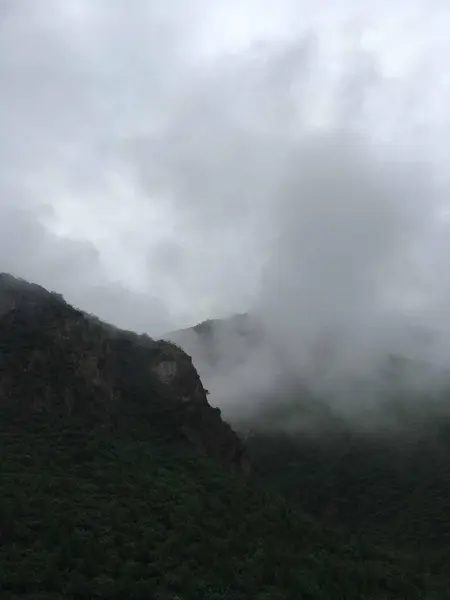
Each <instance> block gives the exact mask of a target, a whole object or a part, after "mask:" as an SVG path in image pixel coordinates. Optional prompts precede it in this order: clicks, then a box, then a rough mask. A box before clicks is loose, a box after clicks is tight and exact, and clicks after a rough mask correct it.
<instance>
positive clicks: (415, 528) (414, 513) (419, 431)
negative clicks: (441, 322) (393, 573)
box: [172, 316, 450, 554]
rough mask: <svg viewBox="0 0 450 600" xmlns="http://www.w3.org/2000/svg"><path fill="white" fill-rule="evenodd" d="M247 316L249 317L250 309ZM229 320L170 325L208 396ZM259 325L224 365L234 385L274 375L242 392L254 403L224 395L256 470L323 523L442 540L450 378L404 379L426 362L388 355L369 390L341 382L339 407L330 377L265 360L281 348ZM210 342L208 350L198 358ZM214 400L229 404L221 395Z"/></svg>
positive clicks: (399, 537)
mask: <svg viewBox="0 0 450 600" xmlns="http://www.w3.org/2000/svg"><path fill="white" fill-rule="evenodd" d="M245 322H246V325H247V327H249V326H250V325H252V324H253V325H254V324H255V321H252V319H251V317H250V316H247V317H246V318H245ZM236 323H237V321H236V319H235V318H232V319H230V320H229V321H228V322H217V321H211V322H209V323H206V324H201V325H199V326H197V327H196V328H193V330H192V331H191V332H185V331H182V332H178V333H175V334H172V339H176V340H177V343H179V344H180V345H181V346H182V347H185V348H189V351H190V352H191V354H192V356H193V360H194V364H196V365H198V368H199V371H200V373H201V375H202V377H203V372H205V373H206V375H207V378H208V379H206V385H208V387H209V389H210V390H211V392H212V398H213V400H214V397H215V385H216V384H217V382H218V385H219V393H220V390H221V389H222V377H221V369H222V368H223V365H224V364H229V362H228V361H229V359H228V356H230V357H232V356H233V349H234V347H235V346H234V345H233V343H232V341H231V338H230V337H228V338H227V337H226V336H230V335H233V334H232V333H231V334H230V332H233V331H236ZM258 327H261V326H260V325H258V324H256V332H258V335H257V336H256V335H255V330H253V331H252V333H251V336H250V337H249V338H248V339H242V337H244V338H245V334H243V333H242V329H241V333H239V334H235V336H236V337H235V339H236V340H237V342H236V347H238V348H239V347H242V346H246V347H247V350H248V352H249V355H248V356H247V357H246V358H245V361H240V360H238V361H237V362H236V365H235V366H233V368H231V369H229V370H228V371H227V381H228V382H229V384H228V389H229V390H232V392H233V394H236V389H235V388H236V386H237V385H239V386H241V388H243V389H245V384H246V383H247V381H248V380H249V379H250V380H251V378H255V376H256V377H259V378H263V377H264V373H265V372H270V373H271V376H272V379H271V380H267V382H266V383H267V385H266V386H265V387H263V388H262V389H259V390H258V387H257V386H256V385H253V386H251V389H252V390H253V396H251V395H250V394H247V395H246V398H247V399H249V400H250V404H251V405H252V406H253V410H250V409H248V410H242V409H241V408H240V406H239V404H238V403H232V410H231V411H229V412H228V413H227V418H228V419H229V420H230V422H231V424H232V426H233V427H234V428H235V429H236V430H237V431H238V432H241V435H243V436H244V437H245V440H246V445H247V448H248V452H249V455H250V460H251V462H252V468H253V470H254V473H255V475H257V476H260V477H262V478H263V479H264V480H265V481H268V482H271V483H272V484H273V485H274V486H275V487H276V489H277V490H279V491H282V492H283V493H284V494H285V495H287V496H288V497H289V498H291V499H292V500H293V501H295V502H296V503H297V504H298V506H299V507H301V508H302V509H303V510H305V511H307V512H308V513H310V514H313V515H314V516H315V517H316V518H318V519H319V520H320V521H321V522H323V523H327V524H328V525H330V526H333V527H344V528H345V529H346V530H347V531H351V532H352V533H353V534H355V535H358V536H361V535H362V536H364V537H365V538H369V539H371V540H372V541H376V542H382V543H387V544H389V545H391V544H393V543H394V544H395V545H396V546H399V547H403V548H406V547H407V548H411V547H412V545H414V547H415V548H419V549H420V548H421V549H422V550H421V551H424V552H426V553H428V554H430V553H433V552H434V551H436V552H437V553H440V552H441V550H442V548H447V547H450V392H449V390H450V378H448V379H447V381H446V382H445V381H444V382H443V383H442V382H441V383H442V384H440V385H439V386H435V385H434V383H435V382H434V381H433V379H432V378H430V379H429V388H427V387H426V385H422V386H421V387H416V386H410V385H408V384H409V382H410V380H413V381H415V380H414V379H413V378H414V377H416V379H417V376H418V375H420V377H421V378H422V379H423V381H425V382H428V380H427V379H426V378H425V377H422V375H421V373H422V372H423V371H424V369H425V367H424V365H423V364H420V363H419V362H417V361H416V362H415V361H411V360H406V359H405V358H403V357H398V356H388V357H386V361H385V363H384V365H382V367H383V368H382V369H380V375H379V377H378V378H377V379H376V380H373V381H372V382H369V383H372V386H373V388H375V386H376V390H375V389H372V388H370V386H369V389H367V388H368V386H367V383H365V382H363V384H362V385H361V384H360V383H359V382H356V384H355V385H354V387H353V388H352V387H351V386H349V387H347V388H346V389H345V390H344V391H345V392H346V393H349V394H352V397H351V398H352V400H351V404H350V408H351V410H347V411H346V410H344V409H343V408H342V405H341V404H340V401H341V400H342V395H343V391H342V389H339V388H338V387H337V386H336V390H335V391H334V390H331V392H330V393H328V394H327V395H322V394H320V393H319V392H317V390H315V389H314V388H311V387H309V386H308V385H307V383H305V381H302V380H301V378H300V377H298V376H297V374H294V375H293V373H292V371H290V370H289V369H286V370H285V371H284V372H283V369H282V368H281V370H280V371H279V372H278V370H277V369H274V368H272V367H271V365H270V360H273V361H274V362H276V361H277V360H278V357H279V356H280V353H279V354H278V355H277V354H276V353H275V352H274V351H273V346H271V345H270V340H267V339H266V338H265V337H264V335H263V334H262V333H261V332H260V331H258ZM223 332H226V334H225V342H224V341H223V339H224V338H223V337H222V336H223ZM193 338H194V340H195V343H193V341H192V339H193ZM264 346H265V349H266V351H267V356H266V359H265V360H266V362H262V361H259V362H258V361H256V362H255V364H256V365H259V367H261V365H263V366H265V368H264V369H261V368H259V370H258V369H257V368H256V367H255V365H254V364H252V358H251V356H252V355H253V356H258V357H261V356H262V355H263V353H264ZM223 349H226V353H225V352H224V351H223ZM209 351H211V352H212V355H213V356H214V357H215V360H214V361H213V362H212V363H210V365H209V366H208V365H206V366H205V363H206V361H205V358H204V355H205V354H207V353H208V352H209ZM217 357H219V359H217ZM287 363H288V361H287V362H285V363H284V364H287ZM280 365H281V367H283V363H282V361H279V362H278V363H277V367H279V366H280ZM246 371H247V372H248V377H247V378H245V377H244V375H245V373H246ZM277 373H278V374H277ZM274 374H275V375H274ZM427 385H428V384H427ZM255 389H256V390H257V391H256V395H255V391H254V390H255ZM374 391H376V393H377V396H376V402H375V403H374V404H373V405H369V406H367V408H366V410H365V411H364V410H361V406H363V404H362V402H361V403H360V405H359V406H358V396H361V397H362V398H364V399H365V398H366V396H367V395H368V393H372V392H374ZM255 396H256V397H255ZM221 401H222V402H223V404H224V406H227V402H228V399H227V398H226V397H224V398H221ZM425 549H426V550H425Z"/></svg>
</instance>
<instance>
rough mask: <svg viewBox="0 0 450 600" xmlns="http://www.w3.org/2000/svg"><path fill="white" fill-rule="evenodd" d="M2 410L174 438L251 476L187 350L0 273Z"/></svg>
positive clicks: (115, 432) (131, 433) (113, 430)
mask: <svg viewBox="0 0 450 600" xmlns="http://www.w3.org/2000/svg"><path fill="white" fill-rule="evenodd" d="M0 410H3V411H16V412H18V413H20V414H21V415H22V416H23V415H26V414H30V415H32V414H40V415H48V416H49V418H50V417H53V416H58V417H64V418H69V419H76V420H77V422H78V423H82V424H83V425H84V426H86V427H91V428H93V429H96V430H97V429H98V430H101V431H103V432H106V433H108V434H109V435H117V436H134V437H139V438H146V437H148V436H150V435H154V436H163V437H165V438H166V439H167V438H168V437H169V438H171V439H173V440H174V441H177V442H183V440H184V442H185V443H188V444H191V445H193V446H195V448H197V449H198V450H199V451H200V452H203V453H205V454H207V455H211V456H214V457H216V458H217V459H219V460H221V461H223V462H225V463H229V464H234V465H237V466H238V467H240V468H242V469H244V470H248V464H247V461H246V458H245V452H244V447H243V445H242V443H241V441H240V439H239V438H238V436H237V435H236V434H235V433H234V431H233V430H232V429H231V427H230V426H229V425H228V424H227V423H225V422H224V421H223V419H222V417H221V414H220V411H219V410H218V409H215V408H213V407H211V406H210V404H209V403H208V400H207V392H206V390H205V389H204V387H203V385H202V382H201V380H200V377H199V375H198V373H197V371H196V369H195V367H194V366H193V364H192V360H191V358H190V357H189V356H188V355H187V354H186V353H185V352H184V351H183V350H181V348H179V347H178V346H176V345H175V344H173V343H170V342H166V341H162V340H161V341H155V340H152V339H151V338H149V337H148V336H146V335H137V334H134V333H132V332H128V331H123V330H119V329H117V328H114V327H112V326H110V325H106V324H104V323H102V322H101V321H100V320H98V319H97V318H94V317H90V316H89V315H86V314H85V313H83V312H81V311H79V310H76V309H74V308H73V307H71V306H70V305H69V304H67V303H66V302H65V301H64V299H63V298H62V297H61V296H59V295H57V294H54V293H51V292H47V291H46V290H44V289H43V288H40V287H39V286H35V285H33V284H29V283H27V282H24V281H22V280H16V279H14V278H12V277H11V276H9V275H0Z"/></svg>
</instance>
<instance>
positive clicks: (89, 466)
mask: <svg viewBox="0 0 450 600" xmlns="http://www.w3.org/2000/svg"><path fill="white" fill-rule="evenodd" d="M5 282H6V283H5V284H4V287H5V289H6V291H7V294H6V295H4V296H3V298H2V297H1V294H0V300H1V302H0V305H1V306H3V308H2V310H0V490H1V493H0V598H1V599H2V600H3V598H5V600H25V599H26V598H28V599H29V600H60V599H63V598H64V599H66V598H68V599H73V600H83V599H85V600H87V599H92V598H99V599H100V598H104V599H107V598H108V599H127V598H128V599H130V600H139V599H142V600H144V599H149V598H152V599H153V598H155V599H156V600H158V599H159V600H240V599H242V600H244V599H245V600H247V599H249V598H252V599H256V600H290V599H292V600H353V599H354V600H397V599H408V600H446V598H449V599H450V591H449V590H450V575H448V573H447V571H448V566H447V565H448V564H450V556H449V555H448V554H449V553H448V550H447V548H448V542H449V541H450V540H449V533H450V530H449V527H448V522H449V513H450V511H449V510H448V498H450V489H448V486H449V484H448V481H450V478H448V477H447V474H450V470H449V469H448V468H447V465H448V461H449V453H448V451H447V448H448V445H447V439H448V436H447V435H445V431H444V429H443V423H440V428H439V431H437V430H435V431H433V435H431V436H430V435H429V434H430V431H431V430H430V428H429V427H428V425H427V427H425V430H426V431H427V432H428V434H427V436H428V437H427V436H425V438H423V437H421V436H420V435H419V436H416V438H415V445H414V448H416V450H414V451H411V452H410V451H408V452H404V451H402V452H399V451H398V448H397V447H396V448H394V449H392V448H388V446H386V444H384V445H382V446H380V444H378V442H376V443H375V442H374V441H373V440H372V441H370V442H369V438H367V437H365V438H364V439H358V438H357V437H355V436H353V437H351V436H350V437H349V435H348V432H346V431H345V430H344V429H342V428H341V427H339V426H338V422H337V421H335V420H334V421H333V428H334V429H333V431H332V432H331V430H330V437H329V438H326V437H324V436H323V435H322V436H321V437H320V443H317V441H318V438H317V439H315V440H313V439H312V438H308V437H305V436H295V435H294V436H292V435H291V436H284V435H281V434H277V435H273V433H271V434H268V433H267V431H264V427H262V428H261V429H260V432H259V433H257V434H254V435H251V436H249V437H248V440H247V442H248V445H249V448H250V451H251V454H252V456H253V473H252V474H250V475H249V474H248V472H247V470H246V468H244V466H245V464H246V460H243V459H244V458H246V456H245V452H244V451H243V446H242V443H241V441H240V440H239V439H238V437H237V436H236V434H235V433H234V432H233V431H232V429H231V428H230V427H229V426H228V425H227V424H226V423H224V422H223V421H222V419H221V416H220V411H218V410H217V409H213V408H212V407H211V406H210V405H209V404H208V402H207V399H206V394H205V390H204V388H203V386H202V385H201V382H200V380H199V377H198V374H197V372H196V371H195V369H193V367H192V362H191V360H190V358H189V357H188V356H187V355H185V354H184V353H183V352H182V351H181V350H179V349H178V348H176V347H175V346H173V345H171V344H168V343H166V342H155V341H153V340H151V339H150V338H146V337H145V336H136V335H135V334H133V333H131V332H121V331H119V330H116V329H115V328H113V327H110V326H105V325H104V324H102V323H101V322H99V321H98V320H95V319H93V318H90V317H88V316H86V315H85V314H83V313H81V312H80V311H77V310H75V309H73V308H72V307H70V306H68V305H67V304H66V303H65V302H64V300H63V299H62V298H61V297H59V296H57V295H53V294H49V293H48V292H46V291H45V290H42V288H38V290H37V291H36V289H35V286H31V287H29V288H27V284H26V283H25V284H24V283H23V282H17V281H16V280H14V279H11V278H6V280H5ZM0 284H1V277H0ZM0 288H1V285H0ZM0 291H1V289H0ZM1 306H0V308H1ZM2 311H3V312H2ZM174 362H175V363H176V367H177V368H176V369H175V373H176V374H175V376H174V378H172V379H171V383H170V385H169V384H167V383H165V382H164V377H163V378H162V379H161V377H160V376H159V375H158V373H161V371H158V370H157V371H156V372H155V366H156V367H157V368H159V367H160V366H161V365H162V366H163V374H164V369H165V368H166V367H167V365H169V367H170V368H172V367H173V365H174ZM280 408H281V409H282V413H283V414H282V415H281V413H280V414H279V415H278V416H280V415H281V417H282V419H285V418H286V416H287V417H288V418H289V416H290V415H291V416H292V405H286V406H281V405H280V403H278V404H277V411H278V410H279V409H280ZM313 408H314V410H312V409H311V407H310V409H311V410H312V412H311V410H310V412H309V418H311V416H312V414H313V413H314V415H315V418H316V419H318V421H320V422H321V423H322V424H323V422H324V420H326V419H328V416H327V411H323V410H322V409H321V408H320V406H319V405H318V404H317V403H313ZM303 415H304V416H305V413H303ZM266 416H267V415H266ZM275 416H276V415H275V414H273V413H271V414H270V415H268V421H269V422H270V423H271V425H272V427H273V425H274V424H275V422H276V420H275V419H274V417H275ZM263 421H264V419H263ZM322 433H323V430H322ZM437 433H440V434H442V435H441V436H440V437H439V435H434V434H437ZM324 439H325V440H327V441H326V443H325V444H324V443H323V440H324ZM409 439H411V438H409ZM423 440H425V441H426V440H428V442H429V441H430V440H434V442H433V443H428V442H427V443H428V445H426V444H425V445H424V444H423ZM417 444H419V445H417ZM420 444H422V445H420ZM402 447H403V446H402ZM394 450H395V452H394ZM399 457H400V458H401V460H400V459H399ZM393 458H395V460H393ZM402 461H403V462H402ZM408 461H409V462H408ZM431 465H432V467H433V468H431V467H430V466H431ZM427 486H428V487H427ZM283 494H284V495H283ZM411 500H413V502H411V506H409V505H408V503H409V502H410V501H411ZM330 507H331V508H330ZM389 511H391V512H392V514H389ZM311 513H314V514H315V516H310V515H311ZM330 516H331V518H330ZM426 532H429V533H432V534H433V535H432V536H431V537H429V538H428V539H427V538H426ZM411 540H413V541H416V542H419V544H416V547H413V546H412V545H411V544H410V543H409V542H410V541H411ZM405 542H408V544H405ZM425 542H426V543H425Z"/></svg>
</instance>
